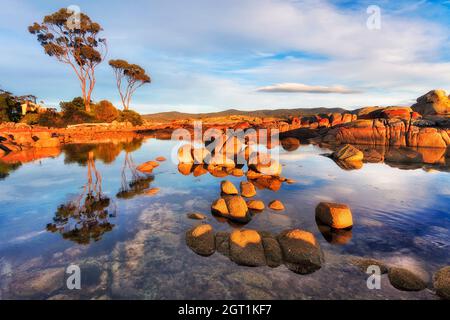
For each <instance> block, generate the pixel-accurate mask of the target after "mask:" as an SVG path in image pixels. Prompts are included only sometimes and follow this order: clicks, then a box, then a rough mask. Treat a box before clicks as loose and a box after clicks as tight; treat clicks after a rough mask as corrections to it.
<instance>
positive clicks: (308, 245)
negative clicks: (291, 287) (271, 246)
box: [278, 229, 323, 274]
mask: <svg viewBox="0 0 450 320" xmlns="http://www.w3.org/2000/svg"><path fill="white" fill-rule="evenodd" d="M278 242H279V244H280V247H281V251H282V253H283V261H284V263H285V264H286V267H288V268H289V269H290V270H292V271H294V272H296V273H300V274H309V273H313V272H315V271H317V270H318V269H320V268H321V267H322V263H323V255H322V251H321V249H320V246H319V243H318V242H317V240H316V238H315V237H314V235H313V234H312V233H310V232H308V231H303V230H299V229H294V230H286V231H283V232H282V233H280V234H279V235H278Z"/></svg>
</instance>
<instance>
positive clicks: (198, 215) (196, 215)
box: [187, 212, 206, 220]
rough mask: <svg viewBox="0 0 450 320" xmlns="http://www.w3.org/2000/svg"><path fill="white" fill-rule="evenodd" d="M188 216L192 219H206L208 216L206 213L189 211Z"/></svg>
mask: <svg viewBox="0 0 450 320" xmlns="http://www.w3.org/2000/svg"><path fill="white" fill-rule="evenodd" d="M187 217H188V218H189V219H192V220H205V219H206V216H205V215H204V214H201V213H198V212H193V213H188V214H187Z"/></svg>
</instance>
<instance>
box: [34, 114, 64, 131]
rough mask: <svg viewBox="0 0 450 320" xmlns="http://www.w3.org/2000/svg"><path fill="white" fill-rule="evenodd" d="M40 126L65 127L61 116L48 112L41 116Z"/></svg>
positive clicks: (39, 119)
mask: <svg viewBox="0 0 450 320" xmlns="http://www.w3.org/2000/svg"><path fill="white" fill-rule="evenodd" d="M38 125H40V126H42V127H49V128H61V127H65V123H64V121H63V119H62V117H61V115H60V114H59V113H57V112H53V111H47V112H44V113H40V114H39V118H38Z"/></svg>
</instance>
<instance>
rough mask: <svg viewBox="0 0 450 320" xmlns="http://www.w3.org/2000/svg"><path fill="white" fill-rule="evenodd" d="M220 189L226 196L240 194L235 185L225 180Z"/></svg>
mask: <svg viewBox="0 0 450 320" xmlns="http://www.w3.org/2000/svg"><path fill="white" fill-rule="evenodd" d="M220 189H221V191H222V193H224V194H228V195H237V194H239V191H238V190H237V188H236V187H235V186H234V184H233V183H231V182H230V181H228V180H224V181H222V182H221V184H220Z"/></svg>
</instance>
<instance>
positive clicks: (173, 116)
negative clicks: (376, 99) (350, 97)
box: [143, 108, 350, 121]
mask: <svg viewBox="0 0 450 320" xmlns="http://www.w3.org/2000/svg"><path fill="white" fill-rule="evenodd" d="M334 112H339V113H342V112H350V111H349V110H346V109H342V108H312V109H307V108H297V109H275V110H255V111H241V110H235V109H229V110H225V111H219V112H210V113H183V112H177V111H171V112H159V113H152V114H146V115H143V118H144V119H146V120H152V121H172V120H183V119H204V118H216V117H228V116H247V117H259V118H288V117H289V116H300V115H302V116H309V115H314V114H320V113H334Z"/></svg>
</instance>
